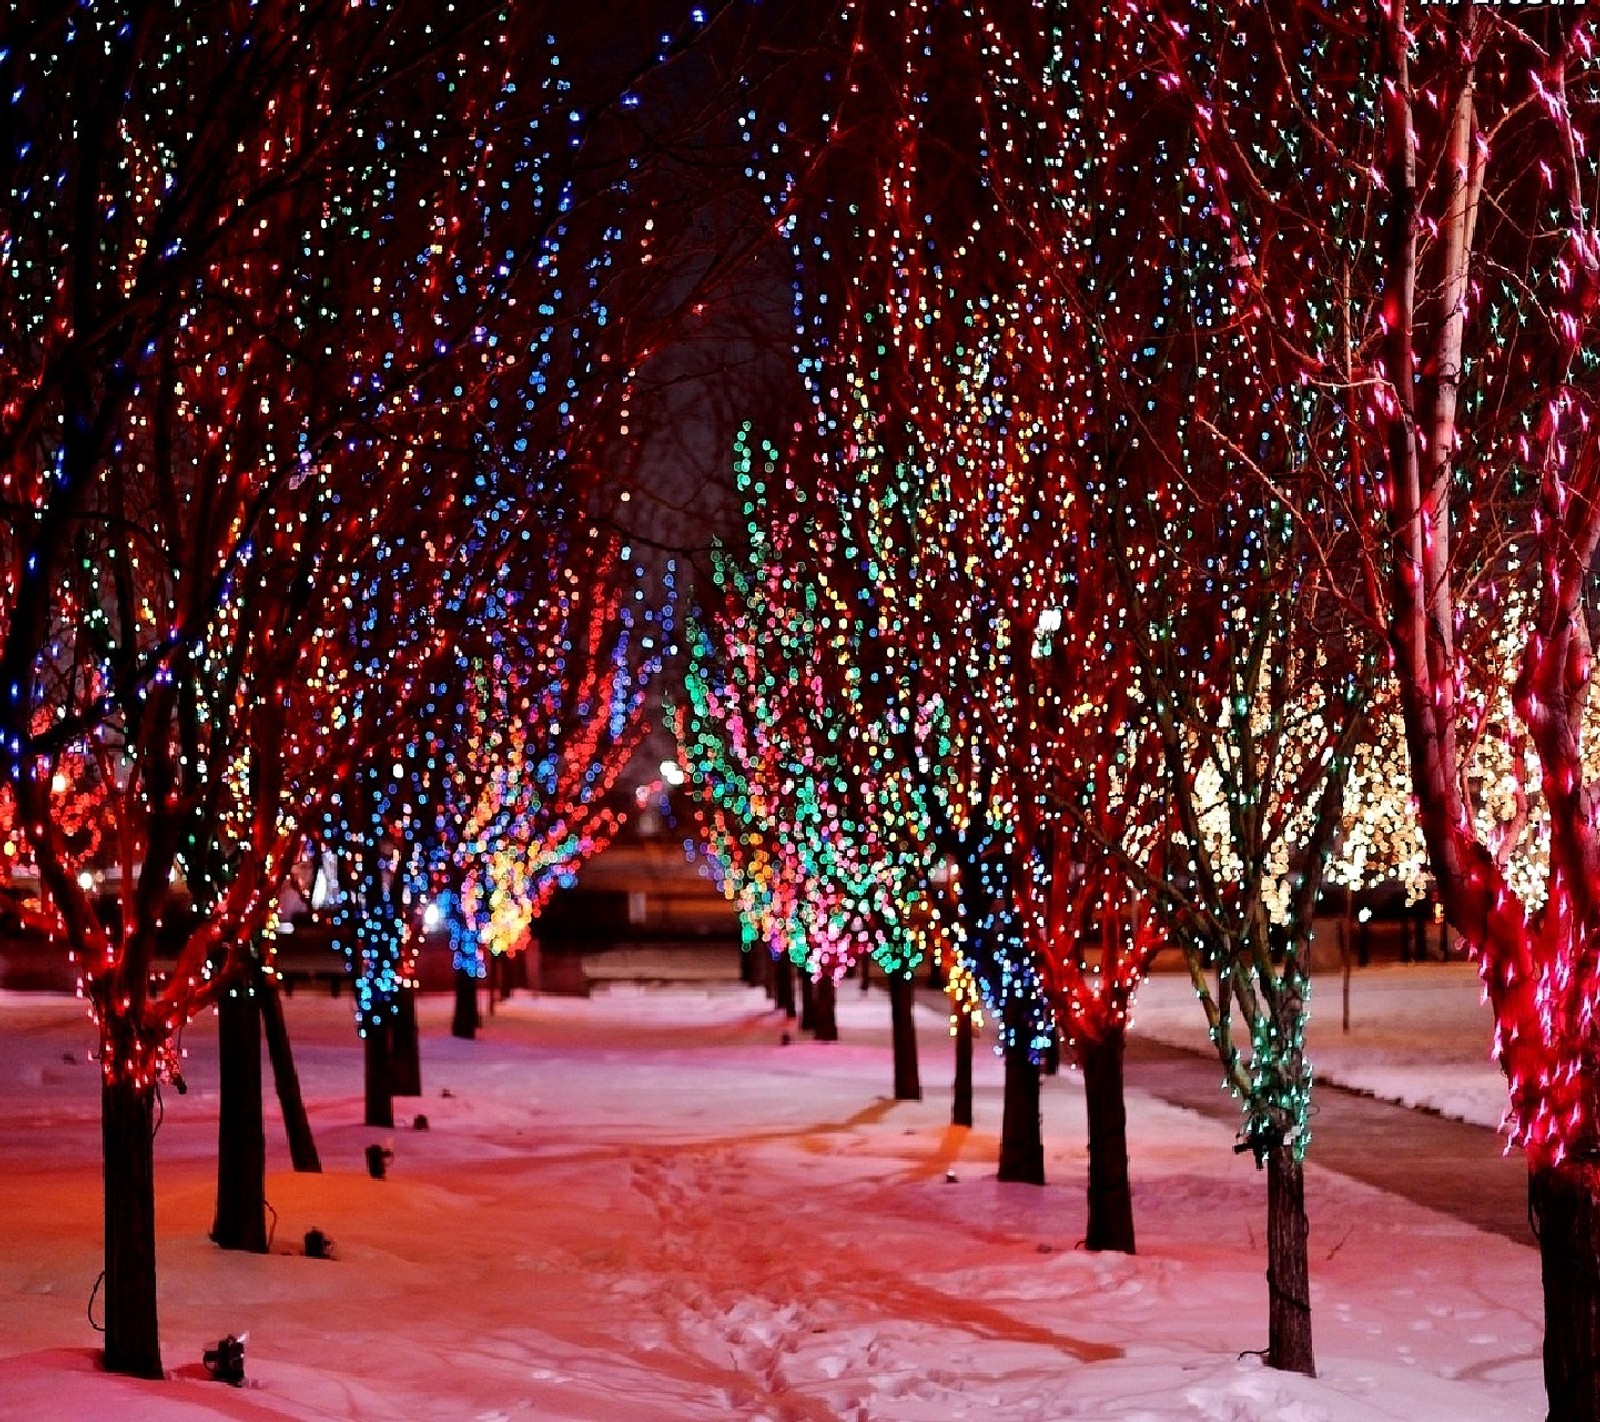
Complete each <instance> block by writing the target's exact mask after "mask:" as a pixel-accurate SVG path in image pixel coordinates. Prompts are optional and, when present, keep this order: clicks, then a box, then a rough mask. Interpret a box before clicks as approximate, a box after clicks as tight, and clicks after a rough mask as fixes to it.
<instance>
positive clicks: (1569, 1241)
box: [1528, 1166, 1600, 1422]
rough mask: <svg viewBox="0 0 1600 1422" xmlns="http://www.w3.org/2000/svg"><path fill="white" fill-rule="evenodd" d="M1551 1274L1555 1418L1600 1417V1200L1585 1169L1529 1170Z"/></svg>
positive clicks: (1549, 1334)
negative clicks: (1586, 1178)
mask: <svg viewBox="0 0 1600 1422" xmlns="http://www.w3.org/2000/svg"><path fill="white" fill-rule="evenodd" d="M1528 1206H1529V1213H1530V1214H1531V1216H1532V1218H1533V1223H1534V1229H1535V1233H1536V1234H1537V1235H1538V1238H1539V1263H1540V1271H1541V1273H1542V1275H1543V1278H1544V1390H1545V1397H1546V1399H1547V1401H1548V1402H1549V1405H1550V1414H1549V1422H1597V1419H1600V1201H1597V1200H1596V1199H1595V1196H1594V1194H1593V1193H1592V1192H1591V1190H1590V1189H1589V1187H1588V1185H1587V1184H1586V1182H1585V1179H1584V1176H1583V1174H1582V1173H1581V1172H1580V1171H1577V1170H1573V1169H1570V1168H1564V1167H1560V1166H1540V1167H1537V1168H1535V1169H1533V1170H1532V1171H1530V1172H1529V1174H1528Z"/></svg>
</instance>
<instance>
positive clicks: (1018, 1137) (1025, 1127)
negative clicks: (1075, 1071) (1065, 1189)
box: [1000, 1042, 1044, 1185]
mask: <svg viewBox="0 0 1600 1422" xmlns="http://www.w3.org/2000/svg"><path fill="white" fill-rule="evenodd" d="M1000 1179H1002V1180H1012V1181H1016V1182H1018V1183H1020V1184H1023V1185H1043V1184H1044V1132H1043V1127H1042V1126H1041V1124H1040V1120H1039V1066H1038V1063H1036V1062H1035V1061H1034V1060H1033V1058H1032V1057H1031V1056H1029V1054H1028V1044H1027V1043H1026V1042H1012V1043H1011V1045H1010V1046H1008V1047H1007V1048H1006V1095H1005V1111H1004V1113H1003V1115H1002V1116H1001V1118H1000Z"/></svg>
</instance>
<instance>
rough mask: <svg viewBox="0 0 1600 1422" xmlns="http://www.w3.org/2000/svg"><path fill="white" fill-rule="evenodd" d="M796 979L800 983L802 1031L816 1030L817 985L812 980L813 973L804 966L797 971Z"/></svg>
mask: <svg viewBox="0 0 1600 1422" xmlns="http://www.w3.org/2000/svg"><path fill="white" fill-rule="evenodd" d="M795 979H796V981H797V982H798V983H799V984H800V1030H801V1031H802V1032H815V1031H816V1030H817V985H816V984H815V983H814V982H812V981H811V974H810V973H808V972H807V971H806V970H805V969H804V968H801V969H799V971H797V972H796V973H795Z"/></svg>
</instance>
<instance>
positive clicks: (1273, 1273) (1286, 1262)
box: [1267, 1145, 1317, 1377]
mask: <svg viewBox="0 0 1600 1422" xmlns="http://www.w3.org/2000/svg"><path fill="white" fill-rule="evenodd" d="M1309 1234H1310V1228H1309V1226H1308V1225H1307V1223H1306V1179H1305V1170H1304V1168H1303V1167H1302V1166H1301V1164H1300V1162H1299V1161H1298V1160H1296V1159H1295V1158H1294V1148H1293V1147H1292V1146H1288V1145H1279V1146H1274V1147H1273V1148H1272V1150H1271V1152H1270V1153H1269V1154H1268V1156H1267V1366H1268V1367H1272V1368H1281V1369H1282V1370H1283V1371H1284V1372H1288V1373H1304V1374H1305V1375H1306V1376H1307V1377H1315V1376H1316V1375H1317V1364H1316V1360H1315V1358H1314V1357H1313V1355H1312V1351H1311V1269H1310V1265H1309V1264H1308V1262H1307V1253H1306V1246H1307V1239H1308V1236H1309Z"/></svg>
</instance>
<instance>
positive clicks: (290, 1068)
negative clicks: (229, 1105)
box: [256, 973, 322, 1175]
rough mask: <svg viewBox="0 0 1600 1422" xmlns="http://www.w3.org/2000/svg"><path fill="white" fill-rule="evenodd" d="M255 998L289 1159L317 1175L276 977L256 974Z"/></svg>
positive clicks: (318, 1163)
mask: <svg viewBox="0 0 1600 1422" xmlns="http://www.w3.org/2000/svg"><path fill="white" fill-rule="evenodd" d="M256 1001H257V1003H258V1006H259V1009H260V1012H261V1021H262V1025H263V1026H265V1028H266V1031H267V1056H268V1058H269V1059H270V1060H271V1062H272V1080H273V1084H274V1085H275V1086H276V1088H277V1091H278V1108H279V1109H280V1110H281V1111H282V1112H283V1129H284V1133H285V1134H286V1135H287V1136H288V1137H289V1160H290V1162H291V1163H292V1164H293V1165H294V1168H295V1169H296V1170H298V1171H300V1172H301V1173H303V1174H307V1175H320V1174H321V1173H322V1161H321V1160H320V1159H319V1158H318V1156H317V1143H316V1141H315V1140H314V1139H313V1138H312V1135H311V1122H310V1120H309V1119H308V1118H307V1116H306V1103H305V1101H304V1099H303V1098H302V1097H301V1095H300V1073H299V1072H297V1071H296V1070H295V1065H294V1053H293V1052H292V1051H291V1050H290V1048H289V1030H288V1027H287V1025H286V1024H285V1023H284V1020H283V999H282V998H280V997H279V996H278V984H277V981H276V979H273V978H269V977H268V976H267V975H266V974H265V973H260V974H258V975H257V978H256Z"/></svg>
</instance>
